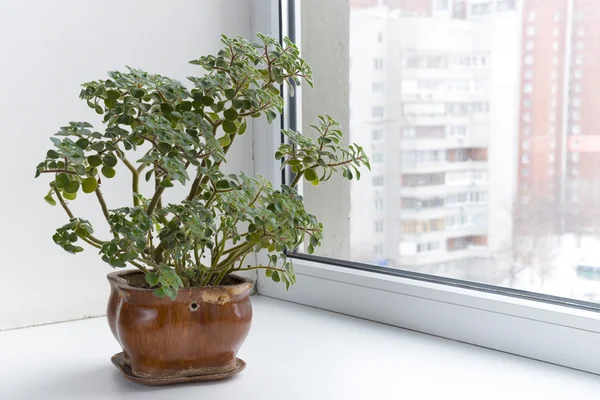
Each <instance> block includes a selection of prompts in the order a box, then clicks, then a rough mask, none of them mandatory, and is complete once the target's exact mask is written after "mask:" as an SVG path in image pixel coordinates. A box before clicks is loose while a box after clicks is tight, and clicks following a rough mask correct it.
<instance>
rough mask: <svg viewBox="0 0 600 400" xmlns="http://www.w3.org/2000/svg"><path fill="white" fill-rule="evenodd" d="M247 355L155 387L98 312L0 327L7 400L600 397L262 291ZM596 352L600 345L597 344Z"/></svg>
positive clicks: (586, 387) (511, 359)
mask: <svg viewBox="0 0 600 400" xmlns="http://www.w3.org/2000/svg"><path fill="white" fill-rule="evenodd" d="M253 305H254V321H253V327H252V330H251V332H250V335H249V337H248V339H247V341H246V343H245V345H244V346H243V347H242V349H241V350H240V353H239V357H240V358H243V359H244V360H245V361H246V362H247V363H248V366H247V368H246V369H245V370H244V371H242V372H241V373H240V374H239V375H238V376H236V377H234V378H232V379H230V380H225V381H221V382H213V383H196V384H186V385H176V386H169V387H158V388H153V387H147V386H141V385H138V384H135V383H132V382H129V381H126V380H125V379H124V378H123V377H122V376H121V375H120V373H119V372H118V371H117V369H116V368H114V367H113V366H112V364H111V363H110V356H111V355H112V354H113V353H116V352H118V351H119V346H118V345H117V343H116V342H115V340H114V338H113V337H112V335H111V333H110V331H109V329H108V326H107V324H106V320H105V319H104V318H95V319H89V320H83V321H76V322H65V323H60V324H54V325H46V326H41V327H34V328H26V329H20V330H13V331H5V332H0V354H1V355H2V357H1V358H0V398H1V399H3V400H13V399H15V400H16V399H48V400H49V399H60V400H63V399H94V400H95V399H111V400H116V399H144V400H152V399H172V398H175V397H176V398H189V399H192V398H204V399H233V398H238V397H239V398H245V399H262V400H270V399H277V400H279V399H283V398H285V399H286V400H295V399H302V400H305V399H315V400H320V399H328V400H333V399H374V398H383V397H382V396H384V395H392V396H386V398H405V399H461V400H463V399H486V400H488V399H527V398H528V399H543V400H548V399H567V398H596V397H597V394H598V393H600V377H598V376H596V375H593V374H588V373H584V372H580V371H575V370H571V369H568V368H563V367H559V366H555V365H551V364H546V363H542V362H538V361H533V360H529V359H526V358H522V357H517V356H513V355H509V354H505V353H501V352H496V351H492V350H488V349H484V348H480V347H476V346H471V345H467V344H462V343H458V342H454V341H450V340H446V339H441V338H437V337H434V336H429V335H425V334H421V333H417V332H412V331H407V330H404V329H400V328H396V327H392V326H388V325H383V324H378V323H374V322H370V321H366V320H361V319H358V318H353V317H348V316H345V315H341V314H336V313H332V312H327V311H323V310H318V309H315V308H310V307H306V306H301V305H297V304H292V303H288V302H284V301H281V300H275V299H271V298H268V297H264V296H254V297H253ZM590 351H594V349H590Z"/></svg>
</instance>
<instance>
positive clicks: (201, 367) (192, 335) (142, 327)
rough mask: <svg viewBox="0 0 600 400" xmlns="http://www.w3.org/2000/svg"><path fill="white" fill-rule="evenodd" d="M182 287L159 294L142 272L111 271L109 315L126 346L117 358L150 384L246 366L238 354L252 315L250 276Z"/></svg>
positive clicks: (132, 376)
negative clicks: (166, 294)
mask: <svg viewBox="0 0 600 400" xmlns="http://www.w3.org/2000/svg"><path fill="white" fill-rule="evenodd" d="M228 279H229V282H228V283H230V284H228V285H223V286H215V287H193V288H182V289H180V290H179V293H178V294H177V298H176V299H175V300H171V299H169V298H168V297H166V298H162V299H161V298H158V297H156V296H154V295H153V294H152V289H149V288H147V287H145V285H144V275H143V274H142V273H140V272H139V271H119V272H113V273H111V274H109V275H108V280H109V282H110V287H111V294H110V298H109V302H108V309H107V317H108V323H109V325H110V329H111V331H112V333H113V335H114V336H115V338H116V339H117V341H118V342H119V344H120V345H121V347H122V348H123V353H119V354H117V355H115V356H114V357H113V363H115V365H117V367H119V369H121V372H123V373H124V374H125V375H126V377H127V378H129V379H132V380H136V381H138V382H141V383H146V384H165V383H176V382H184V381H187V380H208V379H222V378H226V377H228V376H231V375H232V374H234V373H236V372H239V370H241V369H243V367H244V366H245V363H243V361H241V360H239V359H236V354H237V352H238V350H239V348H240V347H241V345H242V343H243V342H244V340H245V339H246V336H247V335H248V332H249V330H250V324H251V320H252V306H251V304H250V290H251V289H252V286H253V283H252V281H250V280H247V279H243V278H239V277H233V276H232V277H229V278H228Z"/></svg>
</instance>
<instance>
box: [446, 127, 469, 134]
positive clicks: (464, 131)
mask: <svg viewBox="0 0 600 400" xmlns="http://www.w3.org/2000/svg"><path fill="white" fill-rule="evenodd" d="M466 134H467V127H466V126H451V127H450V136H466Z"/></svg>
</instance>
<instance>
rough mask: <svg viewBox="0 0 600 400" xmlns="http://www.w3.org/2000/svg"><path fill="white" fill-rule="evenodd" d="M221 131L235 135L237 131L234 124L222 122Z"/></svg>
mask: <svg viewBox="0 0 600 400" xmlns="http://www.w3.org/2000/svg"><path fill="white" fill-rule="evenodd" d="M223 130H224V131H225V133H235V132H236V131H237V126H235V122H231V121H223Z"/></svg>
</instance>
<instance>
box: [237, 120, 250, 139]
mask: <svg viewBox="0 0 600 400" xmlns="http://www.w3.org/2000/svg"><path fill="white" fill-rule="evenodd" d="M247 127H248V126H247V125H246V121H245V120H244V121H243V122H242V123H241V124H240V127H239V128H238V132H237V133H238V135H243V134H244V133H245V132H246V128H247Z"/></svg>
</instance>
